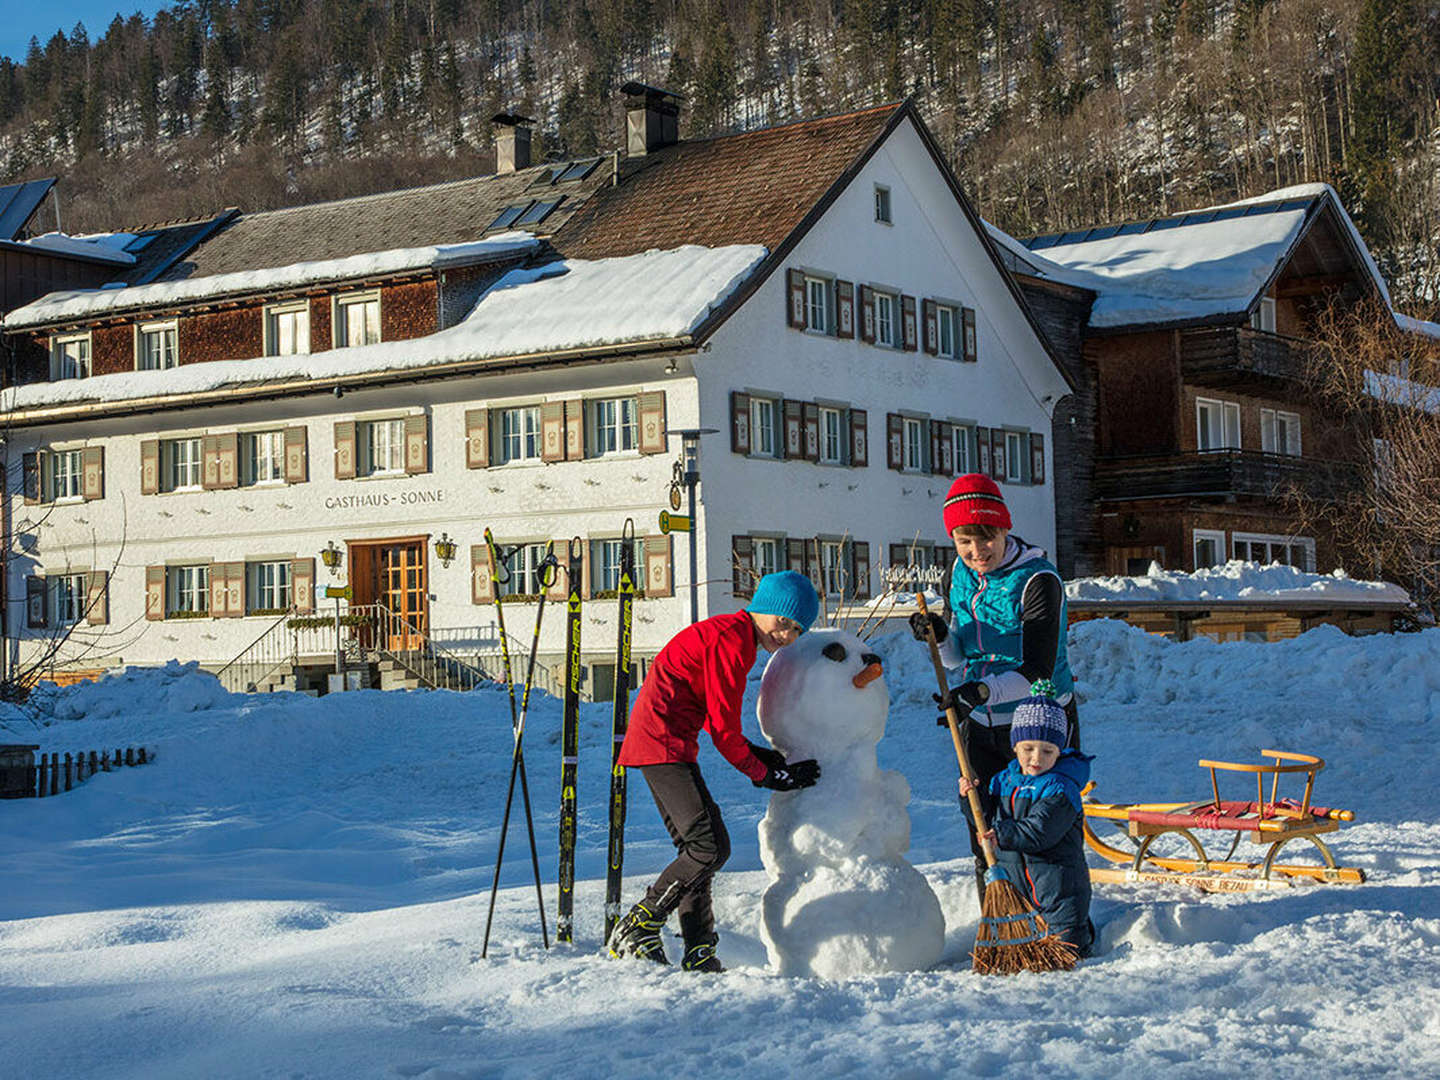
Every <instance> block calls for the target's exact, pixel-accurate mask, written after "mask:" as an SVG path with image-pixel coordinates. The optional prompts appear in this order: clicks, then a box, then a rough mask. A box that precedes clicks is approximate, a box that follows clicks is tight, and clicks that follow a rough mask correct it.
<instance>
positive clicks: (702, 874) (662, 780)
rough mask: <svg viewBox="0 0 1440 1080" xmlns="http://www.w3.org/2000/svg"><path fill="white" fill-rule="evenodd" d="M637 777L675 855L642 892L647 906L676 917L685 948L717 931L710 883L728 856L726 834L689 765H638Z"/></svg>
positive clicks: (702, 782) (700, 779)
mask: <svg viewBox="0 0 1440 1080" xmlns="http://www.w3.org/2000/svg"><path fill="white" fill-rule="evenodd" d="M640 774H641V775H642V776H644V777H645V783H647V784H649V785H650V794H651V795H653V796H655V805H656V806H657V807H658V808H659V810H660V816H661V818H663V819H664V821H665V828H666V829H668V830H669V832H670V839H671V840H673V841H675V850H676V852H677V854H676V856H675V861H674V862H672V863H671V864H670V865H669V866H667V867H666V868H665V869H664V870H662V871H661V872H660V876H659V877H658V878H656V879H655V883H654V884H653V885H651V886H650V889H649V891H648V892H646V894H645V903H646V905H647V906H648V907H650V908H651V910H654V911H662V912H664V913H666V914H667V915H668V914H669V913H670V912H672V911H674V912H676V913H677V914H678V915H679V918H680V936H681V937H683V938H684V939H685V942H686V944H693V943H695V942H698V941H702V940H704V939H706V938H707V937H708V936H709V935H710V934H712V933H713V932H714V929H715V915H714V912H713V911H712V910H711V907H710V879H711V878H713V877H714V876H715V872H716V871H717V870H719V869H720V867H722V866H723V865H725V860H726V859H728V858H729V857H730V834H729V833H728V832H726V831H725V822H724V821H723V820H722V819H721V817H720V807H719V806H717V805H716V804H715V800H714V799H712V798H711V797H710V791H709V789H708V788H706V786H705V778H704V777H702V776H701V775H700V766H699V765H696V764H694V763H693V762H683V761H679V762H673V763H670V764H665V765H641V766H640Z"/></svg>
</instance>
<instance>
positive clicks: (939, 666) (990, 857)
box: [915, 589, 995, 866]
mask: <svg viewBox="0 0 1440 1080" xmlns="http://www.w3.org/2000/svg"><path fill="white" fill-rule="evenodd" d="M915 602H916V603H918V604H919V605H920V614H921V615H926V616H928V615H929V614H930V609H929V608H928V607H926V606H925V594H924V593H923V592H921V591H920V590H918V589H917V590H916V591H915ZM925 641H926V642H927V643H928V644H929V646H930V662H931V663H932V664H934V665H935V681H936V682H937V683H939V684H940V700H941V701H947V700H948V699H949V695H950V683H949V680H947V679H946V678H945V664H944V663H943V662H942V661H941V659H940V646H939V645H938V644H937V643H936V641H935V628H934V627H933V626H931V624H930V620H929V618H926V620H925ZM945 719H946V720H947V721H948V722H949V724H950V741H951V742H952V743H954V744H955V760H957V761H958V762H960V775H961V776H963V777H965V779H966V780H969V781H970V784H971V787H970V794H969V795H968V796H967V798H969V800H970V813H971V815H972V816H973V817H974V819H975V835H976V836H978V837H980V849H981V850H982V851H984V852H985V862H986V864H987V865H989V866H994V865H995V849H994V848H993V847H992V846H991V845H990V841H989V840H987V839H985V834H986V833H987V832H988V831H989V826H988V825H987V824H986V821H985V811H984V810H983V809H982V808H981V806H980V791H979V788H978V787H976V786H975V785H976V784H977V781H976V779H975V770H974V769H972V768H971V767H970V756H969V755H968V754H966V753H965V743H964V742H963V741H962V740H961V738H960V717H959V715H958V714H957V713H956V712H955V706H954V705H947V706H946V708H945Z"/></svg>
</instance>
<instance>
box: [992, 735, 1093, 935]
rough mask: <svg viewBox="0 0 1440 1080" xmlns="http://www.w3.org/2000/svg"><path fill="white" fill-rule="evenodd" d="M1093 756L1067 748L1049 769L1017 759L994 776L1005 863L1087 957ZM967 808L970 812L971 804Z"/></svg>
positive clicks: (1057, 930)
mask: <svg viewBox="0 0 1440 1080" xmlns="http://www.w3.org/2000/svg"><path fill="white" fill-rule="evenodd" d="M1093 760H1094V758H1092V757H1090V756H1088V755H1086V754H1082V753H1080V752H1079V751H1078V750H1062V751H1061V752H1060V759H1059V760H1058V761H1056V762H1055V765H1054V767H1053V768H1052V769H1051V770H1050V771H1049V772H1047V773H1041V774H1040V775H1039V776H1026V775H1025V774H1024V773H1023V772H1021V771H1020V763H1019V762H1018V761H1012V762H1010V764H1009V766H1008V767H1007V768H1006V769H1005V771H1004V772H1001V773H998V774H997V775H996V776H995V778H994V779H992V780H991V781H990V793H991V795H993V796H995V799H996V800H997V802H998V809H997V811H996V813H995V820H994V821H992V822H991V823H990V824H991V827H992V828H993V829H994V830H995V839H996V841H997V845H996V846H997V847H998V849H999V850H998V851H997V852H996V855H997V857H998V859H999V864H1000V865H1001V866H1003V867H1004V868H1005V873H1006V874H1007V875H1008V876H1009V878H1010V882H1011V884H1013V885H1014V886H1015V887H1016V888H1017V889H1019V890H1020V892H1021V893H1022V894H1025V895H1027V896H1028V897H1029V900H1030V902H1031V903H1032V904H1034V905H1035V908H1036V910H1038V911H1039V912H1040V914H1041V915H1043V916H1044V917H1045V921H1046V922H1047V923H1049V925H1050V931H1051V933H1053V934H1055V935H1056V936H1058V937H1061V938H1063V939H1064V940H1066V941H1068V942H1069V943H1070V944H1072V945H1074V946H1075V947H1076V948H1077V949H1079V950H1080V954H1081V955H1082V956H1084V955H1086V954H1087V953H1088V952H1089V949H1090V945H1091V943H1092V941H1093V940H1094V937H1095V928H1094V926H1093V925H1092V924H1091V922H1090V870H1089V868H1088V867H1087V866H1086V865H1085V838H1084V834H1083V831H1082V829H1083V822H1084V817H1085V815H1084V811H1083V810H1082V808H1081V803H1080V791H1081V789H1082V788H1084V786H1085V784H1086V782H1087V781H1088V780H1089V779H1090V762H1091V761H1093ZM965 811H966V814H967V815H968V814H969V805H968V803H966V804H965Z"/></svg>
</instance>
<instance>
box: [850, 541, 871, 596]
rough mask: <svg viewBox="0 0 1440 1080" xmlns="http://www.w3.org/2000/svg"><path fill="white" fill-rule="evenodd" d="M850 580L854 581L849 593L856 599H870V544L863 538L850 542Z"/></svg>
mask: <svg viewBox="0 0 1440 1080" xmlns="http://www.w3.org/2000/svg"><path fill="white" fill-rule="evenodd" d="M850 564H851V565H850V580H851V581H853V582H854V583H855V585H854V589H853V590H852V592H851V595H852V596H854V598H855V599H856V600H869V599H870V544H869V542H868V541H865V540H852V541H851V542H850Z"/></svg>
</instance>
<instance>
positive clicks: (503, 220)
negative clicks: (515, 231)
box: [485, 203, 532, 232]
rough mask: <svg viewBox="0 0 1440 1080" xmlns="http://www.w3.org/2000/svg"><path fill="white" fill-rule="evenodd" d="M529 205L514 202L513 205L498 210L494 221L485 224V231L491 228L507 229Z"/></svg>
mask: <svg viewBox="0 0 1440 1080" xmlns="http://www.w3.org/2000/svg"><path fill="white" fill-rule="evenodd" d="M531 205H532V204H531V203H516V204H515V205H514V206H507V207H505V209H504V210H501V211H500V213H499V215H498V216H497V217H496V218H495V220H494V221H492V222H490V224H489V225H486V226H485V231H486V232H489V231H490V230H491V229H508V228H509V227H510V226H511V225H514V224H515V219H516V218H518V217H519V216H520V215H521V214H523V213H525V210H526V208H527V207H529V206H531Z"/></svg>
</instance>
